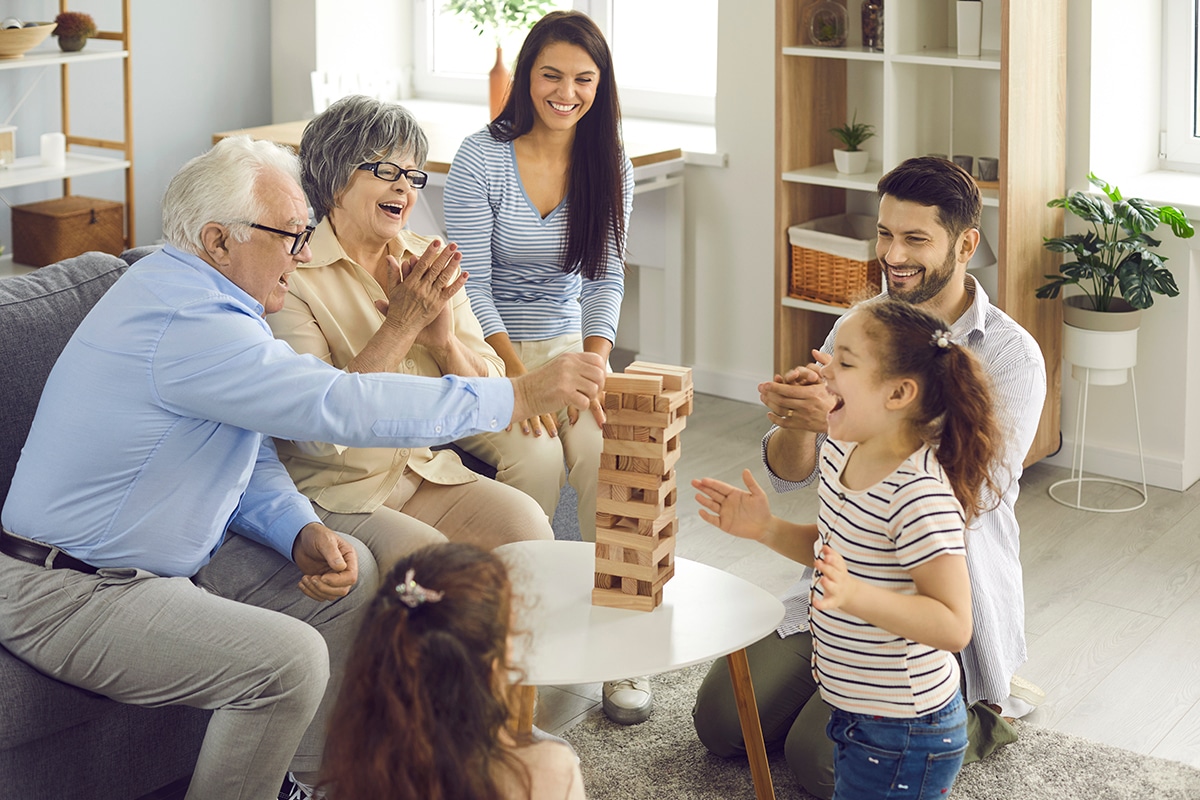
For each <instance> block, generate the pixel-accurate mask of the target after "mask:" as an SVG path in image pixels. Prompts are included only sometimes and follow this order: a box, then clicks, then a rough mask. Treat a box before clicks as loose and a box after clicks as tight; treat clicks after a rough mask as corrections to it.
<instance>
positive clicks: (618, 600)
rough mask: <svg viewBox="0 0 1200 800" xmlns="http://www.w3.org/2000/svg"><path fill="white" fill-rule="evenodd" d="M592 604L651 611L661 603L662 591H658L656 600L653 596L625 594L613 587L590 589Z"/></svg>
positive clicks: (628, 609)
mask: <svg viewBox="0 0 1200 800" xmlns="http://www.w3.org/2000/svg"><path fill="white" fill-rule="evenodd" d="M592 605H594V606H604V607H606V608H620V609H625V610H627V611H653V610H654V609H655V608H657V607H658V606H660V605H662V593H661V592H660V593H659V595H658V599H657V602H656V600H655V598H653V597H642V596H641V595H636V594H625V593H624V592H621V591H618V590H615V589H592Z"/></svg>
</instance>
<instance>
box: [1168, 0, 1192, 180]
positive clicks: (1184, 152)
mask: <svg viewBox="0 0 1200 800" xmlns="http://www.w3.org/2000/svg"><path fill="white" fill-rule="evenodd" d="M1198 6H1200V0H1165V8H1164V10H1165V12H1166V13H1165V14H1163V45H1164V46H1163V102H1162V107H1163V112H1162V117H1163V133H1164V136H1163V146H1162V148H1161V149H1162V152H1161V153H1159V158H1160V159H1161V160H1162V161H1163V162H1164V164H1163V166H1165V167H1169V168H1172V169H1179V168H1182V169H1187V170H1200V135H1197V134H1198V133H1200V132H1198V131H1197V112H1198V111H1200V108H1198V106H1200V98H1198V97H1197V75H1196V73H1197V65H1198V59H1200V36H1198V34H1197V28H1196V26H1197V22H1198V20H1197V15H1198V14H1200V11H1198V8H1197V7H1198ZM1180 64H1182V65H1187V66H1185V67H1184V68H1182V69H1180V68H1178V67H1176V66H1175V65H1180ZM1180 97H1185V98H1190V102H1173V100H1174V99H1175V98H1180Z"/></svg>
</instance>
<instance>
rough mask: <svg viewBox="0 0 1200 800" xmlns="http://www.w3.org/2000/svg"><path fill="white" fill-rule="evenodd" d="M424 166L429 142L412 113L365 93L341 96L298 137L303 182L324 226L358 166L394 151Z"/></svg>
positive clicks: (314, 212)
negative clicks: (364, 94) (323, 220)
mask: <svg viewBox="0 0 1200 800" xmlns="http://www.w3.org/2000/svg"><path fill="white" fill-rule="evenodd" d="M397 150H398V151H400V153H401V154H403V155H408V156H412V160H413V163H415V164H416V165H417V166H418V167H423V166H425V158H426V156H428V155H429V141H428V140H427V139H426V138H425V131H423V130H421V126H420V125H418V124H417V118H416V117H414V116H413V114H412V112H411V111H409V110H408V109H407V108H405V107H404V106H402V105H400V104H399V103H385V102H383V101H381V100H376V99H374V98H371V97H364V96H363V95H358V94H355V95H350V96H349V97H343V98H342V99H341V100H338V101H337V102H336V103H334V104H332V105H331V106H329V108H327V109H325V110H324V111H322V112H321V113H320V114H317V115H316V116H315V117H313V118H312V119H311V120H310V121H309V123H308V125H306V126H305V128H304V135H303V136H302V137H301V138H300V165H301V179H300V180H301V184H302V185H303V186H304V194H305V195H307V196H308V202H309V203H310V204H311V205H312V210H313V215H314V216H315V217H316V219H317V222H320V221H321V220H322V219H324V218H325V217H326V216H328V214H329V212H330V211H331V210H332V209H334V208H335V207H336V206H337V200H338V196H339V195H340V194H341V193H342V190H344V189H345V188H346V185H347V184H349V183H350V179H351V178H352V177H354V171H355V170H356V169H358V167H359V165H360V164H365V163H367V162H369V161H379V160H380V159H384V158H387V157H388V156H390V155H391V154H392V153H393V152H395V151H397Z"/></svg>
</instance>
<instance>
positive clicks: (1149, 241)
mask: <svg viewBox="0 0 1200 800" xmlns="http://www.w3.org/2000/svg"><path fill="white" fill-rule="evenodd" d="M1088 181H1089V182H1090V183H1091V184H1092V185H1093V186H1096V187H1097V188H1099V189H1100V190H1101V191H1102V192H1103V193H1104V196H1099V195H1095V194H1092V193H1089V192H1073V193H1071V194H1069V195H1067V196H1066V197H1059V198H1056V199H1054V200H1051V201H1050V202H1049V203H1048V204H1047V205H1049V206H1050V207H1051V208H1065V209H1067V210H1068V211H1070V212H1071V213H1072V214H1074V215H1075V216H1077V217H1079V218H1080V219H1081V220H1083V221H1084V222H1085V223H1087V226H1088V230H1087V232H1086V233H1072V234H1068V235H1066V236H1058V237H1055V238H1052V239H1046V240H1045V241H1044V243H1043V246H1044V247H1045V248H1046V249H1047V250H1051V251H1053V252H1055V253H1062V254H1064V256H1065V257H1064V259H1063V263H1062V265H1061V266H1060V267H1059V271H1058V274H1057V275H1047V276H1046V278H1047V279H1048V282H1047V283H1045V284H1043V285H1042V286H1041V287H1039V288H1038V290H1037V296H1038V297H1040V298H1043V299H1048V298H1055V297H1058V296H1059V293H1060V292H1061V291H1062V288H1063V287H1064V286H1077V287H1079V288H1080V289H1082V290H1083V293H1082V294H1077V295H1073V296H1070V297H1066V298H1064V300H1063V322H1064V323H1065V326H1064V332H1063V355H1064V357H1065V358H1066V359H1067V360H1068V361H1069V362H1070V363H1072V364H1074V365H1076V366H1082V367H1088V368H1091V369H1093V370H1101V371H1102V374H1101V375H1099V376H1092V377H1091V378H1090V379H1089V380H1090V382H1091V383H1100V384H1102V385H1112V384H1114V383H1123V382H1124V380H1125V370H1127V369H1128V368H1130V367H1132V366H1134V365H1135V364H1136V363H1137V329H1138V325H1139V324H1140V314H1141V310H1142V309H1145V308H1149V307H1150V306H1152V305H1153V304H1154V295H1156V294H1161V295H1164V296H1166V297H1175V296H1176V295H1178V294H1179V287H1178V286H1176V285H1175V277H1174V276H1173V275H1172V274H1171V271H1170V270H1169V269H1168V268H1167V267H1166V266H1165V264H1164V262H1165V261H1166V258H1164V257H1163V256H1161V255H1159V254H1158V253H1156V252H1155V251H1154V248H1156V247H1158V245H1159V244H1161V240H1159V239H1155V238H1154V237H1152V236H1151V235H1150V234H1151V233H1152V232H1153V231H1154V230H1155V229H1156V228H1158V226H1159V225H1160V224H1161V223H1164V222H1165V223H1167V224H1168V225H1169V226H1170V227H1171V231H1172V232H1173V233H1174V234H1175V235H1176V236H1178V237H1179V238H1181V239H1188V238H1191V237H1192V236H1193V235H1194V234H1195V229H1194V228H1193V227H1192V224H1191V223H1190V222H1188V219H1187V216H1186V215H1185V214H1184V213H1183V212H1182V211H1180V210H1179V209H1178V208H1175V207H1173V206H1155V205H1153V204H1151V203H1150V202H1148V201H1146V200H1143V199H1141V198H1138V197H1129V198H1126V197H1123V196H1122V195H1121V190H1120V189H1118V188H1117V187H1116V186H1111V185H1109V184H1108V183H1107V182H1105V181H1103V180H1101V179H1100V178H1098V177H1096V174H1095V173H1094V172H1089V173H1088ZM1096 333H1099V334H1100V335H1092V334H1096ZM1112 334H1121V335H1120V336H1114V335H1112ZM1103 373H1109V374H1108V377H1107V378H1106V377H1105V375H1104V374H1103ZM1076 377H1079V375H1078V374H1076Z"/></svg>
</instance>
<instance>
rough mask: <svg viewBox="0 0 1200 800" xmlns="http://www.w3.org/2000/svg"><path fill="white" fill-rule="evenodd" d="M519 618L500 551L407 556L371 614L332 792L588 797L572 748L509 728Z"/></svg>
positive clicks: (331, 758)
mask: <svg viewBox="0 0 1200 800" xmlns="http://www.w3.org/2000/svg"><path fill="white" fill-rule="evenodd" d="M511 614H512V588H511V586H510V584H509V581H508V573H507V571H506V570H505V568H504V564H503V563H502V562H501V561H500V560H499V559H498V558H496V557H495V556H493V555H492V554H490V553H487V552H485V551H483V550H480V549H479V548H477V547H473V546H471V545H464V544H455V543H446V544H435V545H430V546H428V547H424V548H421V549H420V550H417V551H416V552H414V553H412V554H410V555H408V556H406V557H404V558H403V559H401V561H400V562H399V563H398V564H397V565H396V567H395V568H394V569H393V570H392V572H391V573H390V574H389V575H388V576H387V577H386V578H385V579H384V580H383V582H382V583H381V586H380V589H379V592H378V594H377V595H376V597H375V599H374V601H372V604H371V607H370V609H369V610H368V611H367V616H366V619H365V620H364V622H363V627H362V630H361V631H360V633H359V637H358V640H357V642H356V644H355V646H354V650H353V652H352V653H351V654H350V659H349V662H348V663H347V667H346V676H345V679H344V682H343V684H342V692H341V695H340V697H339V699H338V704H337V706H336V707H335V709H334V712H333V715H332V718H331V720H330V723H329V733H328V736H327V739H326V742H327V744H326V755H325V759H324V768H323V772H322V786H323V787H325V788H326V790H327V792H328V793H329V794H330V796H332V797H346V798H354V797H357V798H391V797H395V798H400V797H413V798H416V797H420V798H423V800H518V799H519V800H551V799H552V800H583V797H584V792H583V779H582V777H581V776H580V773H579V761H578V759H577V758H576V757H575V754H574V753H573V752H572V751H571V749H570V748H569V747H567V746H566V745H564V744H562V743H560V742H558V741H541V742H537V743H531V742H530V741H528V740H527V738H517V737H516V736H514V735H513V734H512V733H510V732H509V730H508V729H507V727H506V723H507V722H508V720H509V718H510V697H513V698H515V696H516V695H515V692H512V691H511V687H510V686H509V683H508V680H509V678H508V676H509V672H510V665H509V663H508V638H509V635H510V631H509V620H510V619H511Z"/></svg>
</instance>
